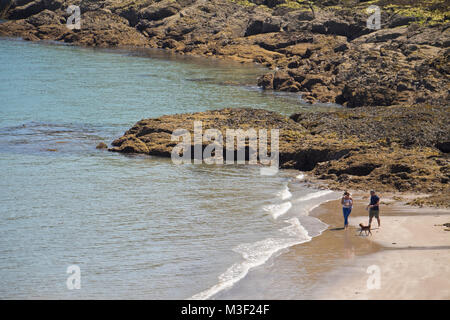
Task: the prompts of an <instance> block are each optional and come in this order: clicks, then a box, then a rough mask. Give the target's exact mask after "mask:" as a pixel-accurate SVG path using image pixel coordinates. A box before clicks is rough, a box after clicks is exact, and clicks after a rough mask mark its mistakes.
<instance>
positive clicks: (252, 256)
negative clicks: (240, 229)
mask: <svg viewBox="0 0 450 320" xmlns="http://www.w3.org/2000/svg"><path fill="white" fill-rule="evenodd" d="M285 222H287V223H289V226H287V227H285V228H282V229H280V231H281V232H283V233H285V234H286V235H287V237H283V238H268V239H265V240H261V241H257V242H254V243H249V244H241V245H239V246H237V247H236V248H234V249H233V251H235V252H237V253H239V254H241V255H242V257H243V258H244V261H242V262H238V263H235V264H233V265H232V266H231V267H230V268H228V269H227V270H226V271H225V272H224V273H222V274H221V275H220V276H219V282H218V283H217V284H216V285H214V286H212V287H211V288H209V289H207V290H205V291H202V292H200V293H198V294H196V295H194V296H192V297H191V298H190V299H194V300H205V299H209V298H211V297H212V296H214V295H215V294H217V293H219V292H220V291H222V290H224V289H228V288H231V287H232V286H233V285H234V284H235V283H236V282H238V281H240V280H241V279H243V278H244V277H245V276H246V275H247V274H248V272H249V270H250V269H252V268H255V267H258V266H260V265H263V264H264V263H266V262H267V261H268V260H269V259H270V257H271V256H272V255H274V254H275V253H277V252H278V251H280V250H283V249H286V248H289V247H291V246H294V245H297V244H300V243H303V242H307V241H310V240H311V237H310V236H309V234H308V231H307V230H306V229H305V228H304V227H303V226H302V225H301V223H300V221H299V220H298V219H297V218H291V219H289V220H286V221H285Z"/></svg>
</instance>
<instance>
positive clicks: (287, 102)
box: [0, 39, 327, 299]
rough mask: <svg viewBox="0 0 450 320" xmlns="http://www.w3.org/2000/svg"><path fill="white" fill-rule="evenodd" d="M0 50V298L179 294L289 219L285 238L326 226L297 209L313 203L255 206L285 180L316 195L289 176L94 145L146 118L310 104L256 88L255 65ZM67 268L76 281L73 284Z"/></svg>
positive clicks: (298, 192) (276, 193)
mask: <svg viewBox="0 0 450 320" xmlns="http://www.w3.org/2000/svg"><path fill="white" fill-rule="evenodd" d="M147 53H149V52H147ZM0 57H1V61H2V63H1V64H0V83H1V90H0V101H1V102H2V103H1V106H0V166H1V168H3V169H4V174H3V175H2V179H0V189H1V191H2V192H1V193H0V208H1V209H0V256H1V257H2V259H1V260H0V297H1V298H75V299H78V298H154V299H158V298H161V299H172V298H173V299H175V298H188V297H190V296H192V295H194V294H197V293H199V292H202V291H204V290H207V289H208V288H210V287H212V286H214V285H215V284H216V283H217V282H218V277H219V276H220V275H221V274H223V273H224V272H226V271H227V269H228V268H230V266H233V265H235V264H239V263H242V262H243V261H244V260H245V257H243V255H242V252H241V251H239V250H233V249H236V248H242V247H243V246H245V247H246V248H259V247H258V246H255V245H254V244H258V243H269V242H267V241H266V240H267V239H274V241H273V242H270V243H272V244H280V243H281V246H279V247H280V248H281V247H283V246H285V244H286V242H285V241H284V240H283V239H286V221H288V220H289V219H292V218H293V217H297V218H298V224H297V221H294V220H290V221H293V224H294V225H296V226H298V227H296V228H294V229H292V230H291V229H289V230H290V232H291V233H293V234H290V235H289V236H290V237H291V238H292V237H294V240H295V241H297V240H296V238H295V237H297V235H296V234H295V232H297V231H299V230H300V231H301V228H305V229H306V230H308V232H309V235H308V236H313V235H316V234H318V232H319V231H320V230H322V228H323V225H321V224H320V222H319V221H318V220H308V217H302V215H304V212H306V211H305V210H306V209H305V208H306V207H305V206H308V207H309V206H311V207H312V206H314V205H315V202H314V201H320V200H321V198H313V199H312V200H308V201H310V202H298V203H297V204H296V205H293V206H292V209H291V210H289V212H284V213H283V215H281V216H280V217H278V218H277V219H274V218H273V215H272V214H270V213H268V212H266V211H265V210H263V208H267V207H268V206H274V205H275V206H276V205H279V204H280V203H281V202H283V201H289V199H286V198H284V199H282V198H283V197H282V195H284V194H286V188H287V187H288V186H289V188H290V189H291V191H290V193H291V194H292V200H294V199H297V198H302V197H304V195H305V194H307V193H315V192H317V190H309V189H307V188H305V187H304V186H303V185H301V183H300V182H298V181H296V180H295V179H294V178H293V177H294V176H293V174H292V173H291V172H289V171H283V172H280V174H278V175H277V176H273V177H267V176H261V175H260V174H259V168H258V167H249V166H207V165H200V166H198V165H180V166H176V165H174V164H172V162H171V161H170V159H160V158H155V157H147V156H142V155H128V156H125V155H121V154H116V153H109V152H107V151H104V150H97V149H96V148H95V146H96V145H97V144H98V143H99V142H105V143H107V144H110V142H111V141H112V140H113V139H115V138H117V137H118V136H120V135H122V134H123V132H124V131H125V130H127V129H128V128H129V127H130V126H131V125H133V124H134V123H135V122H136V121H138V120H140V119H142V118H146V117H156V116H160V115H163V114H173V113H181V112H195V111H202V110H207V109H220V108H224V107H254V108H266V109H270V110H276V111H279V112H283V113H284V114H286V115H288V114H290V113H292V112H295V111H298V110H303V109H309V108H312V107H311V106H308V105H302V104H301V103H299V99H298V96H297V95H292V94H272V93H270V92H263V91H261V90H259V89H258V88H256V87H254V86H252V84H253V83H255V79H256V77H257V76H258V75H260V74H261V73H262V71H263V70H262V69H261V68H258V67H254V66H253V67H242V66H241V65H239V68H236V65H234V64H229V63H224V62H223V61H213V60H196V59H179V58H178V57H177V58H174V57H171V58H168V57H167V56H160V53H158V54H156V53H155V52H153V53H151V54H150V57H149V56H148V54H147V55H146V56H145V57H144V56H143V54H142V53H139V54H138V53H136V52H134V53H129V52H125V51H113V52H111V50H94V49H85V48H73V47H69V46H61V45H47V44H37V43H29V42H23V41H15V40H4V39H3V40H0ZM5 62H6V63H5ZM237 84H239V85H237ZM287 191H288V192H289V189H288V190H287ZM280 195H281V196H280ZM324 196H325V197H326V196H327V195H324ZM311 201H312V202H311ZM313 202H314V203H313ZM294 222H295V223H294ZM291 238H289V239H288V240H289V241H291ZM305 238H306V237H305ZM306 239H307V238H306ZM264 241H266V242H264ZM295 241H294V242H295ZM296 243H298V242H296ZM266 249H267V248H266ZM277 250H278V247H272V248H269V250H267V252H268V253H272V252H273V253H274V254H275V255H276V252H278V251H277ZM245 252H247V251H245ZM263 253H264V252H259V253H258V252H252V253H251V254H255V255H256V256H258V257H259V256H261V254H263ZM246 254H247V253H246ZM258 254H259V255H258ZM268 258H270V256H267V255H264V256H263V259H260V260H261V261H263V260H264V259H266V260H267V259H268ZM73 264H76V265H79V266H80V269H81V289H80V290H74V291H71V290H68V289H67V288H66V279H67V276H68V275H67V274H66V268H67V267H68V266H69V265H73Z"/></svg>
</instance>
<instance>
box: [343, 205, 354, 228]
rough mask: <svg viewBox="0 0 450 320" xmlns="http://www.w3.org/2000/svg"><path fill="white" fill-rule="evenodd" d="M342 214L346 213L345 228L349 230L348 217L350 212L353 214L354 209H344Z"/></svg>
mask: <svg viewBox="0 0 450 320" xmlns="http://www.w3.org/2000/svg"><path fill="white" fill-rule="evenodd" d="M342 212H343V213H344V228H347V226H348V216H349V215H350V212H352V209H351V208H342Z"/></svg>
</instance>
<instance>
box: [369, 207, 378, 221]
mask: <svg viewBox="0 0 450 320" xmlns="http://www.w3.org/2000/svg"><path fill="white" fill-rule="evenodd" d="M373 217H375V218H377V219H378V218H379V217H380V210H375V209H369V218H373Z"/></svg>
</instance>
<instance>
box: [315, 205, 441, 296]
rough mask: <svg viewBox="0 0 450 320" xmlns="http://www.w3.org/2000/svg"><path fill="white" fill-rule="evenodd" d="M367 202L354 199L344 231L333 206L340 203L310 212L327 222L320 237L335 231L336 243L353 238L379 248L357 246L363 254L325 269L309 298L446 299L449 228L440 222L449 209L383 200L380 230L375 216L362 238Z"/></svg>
mask: <svg viewBox="0 0 450 320" xmlns="http://www.w3.org/2000/svg"><path fill="white" fill-rule="evenodd" d="M367 202H368V200H367V199H362V198H361V197H359V198H356V197H355V206H354V209H353V211H352V214H351V216H350V225H351V227H350V228H349V229H348V230H345V231H344V230H341V229H340V228H339V227H342V224H343V217H342V213H341V212H340V210H336V208H339V207H340V204H339V202H338V201H332V202H329V203H327V204H325V205H323V206H321V207H322V208H321V209H320V210H315V211H314V212H313V213H312V214H313V215H316V216H318V217H319V218H320V219H321V220H323V221H324V222H326V223H328V224H329V225H331V226H330V228H329V230H328V231H327V232H325V233H324V235H323V236H325V235H327V234H328V235H329V236H331V235H332V233H334V234H335V235H337V237H336V238H337V240H338V241H339V238H347V239H351V240H350V241H351V242H353V243H358V246H357V247H359V248H363V247H364V246H363V245H362V244H361V243H360V241H361V240H362V239H364V242H366V243H372V244H376V245H378V246H379V247H378V250H376V249H377V248H376V247H373V246H372V247H370V248H371V249H372V250H362V251H361V250H359V251H361V252H362V253H365V254H363V255H354V257H349V259H347V260H346V261H344V262H343V263H342V264H341V265H339V266H337V267H336V268H334V270H332V271H330V272H328V273H326V274H325V276H324V277H323V279H322V280H321V281H320V285H318V286H317V290H315V293H314V295H313V298H316V299H346V300H347V299H450V231H445V229H449V228H447V227H445V226H443V225H442V224H444V223H450V210H440V209H432V208H427V209H425V208H414V207H409V206H402V205H393V204H389V203H390V202H391V201H389V199H384V202H385V204H384V205H383V199H382V206H381V207H380V210H381V211H380V213H381V228H377V222H376V220H375V219H374V221H372V228H374V229H373V230H372V236H365V235H361V236H360V235H359V226H358V224H359V223H363V224H364V225H367V224H368V217H367V216H368V213H367V211H366V210H365V205H366V204H367ZM356 239H358V240H356ZM364 251H365V252H364ZM368 251H372V253H370V252H368ZM373 251H375V252H373ZM367 253H368V254H367ZM349 254H350V255H351V254H352V253H351V252H349ZM368 268H369V269H368ZM378 275H379V276H378ZM377 279H379V282H377Z"/></svg>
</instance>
